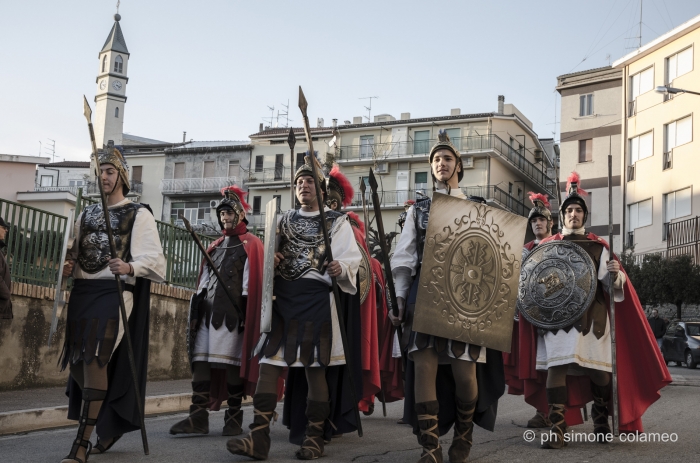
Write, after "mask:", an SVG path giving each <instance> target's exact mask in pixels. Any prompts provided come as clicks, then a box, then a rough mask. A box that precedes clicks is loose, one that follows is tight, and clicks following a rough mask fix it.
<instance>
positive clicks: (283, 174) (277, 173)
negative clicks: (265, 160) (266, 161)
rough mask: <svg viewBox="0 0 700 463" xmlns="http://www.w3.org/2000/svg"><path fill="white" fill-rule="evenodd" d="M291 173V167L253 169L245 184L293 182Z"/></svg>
mask: <svg viewBox="0 0 700 463" xmlns="http://www.w3.org/2000/svg"><path fill="white" fill-rule="evenodd" d="M290 176H291V172H290V169H289V167H285V166H277V167H265V168H262V169H259V170H255V169H252V170H250V171H249V172H248V177H247V178H246V179H245V180H244V181H243V183H244V184H246V185H247V184H249V183H259V182H287V183H289V182H290V181H291V178H290Z"/></svg>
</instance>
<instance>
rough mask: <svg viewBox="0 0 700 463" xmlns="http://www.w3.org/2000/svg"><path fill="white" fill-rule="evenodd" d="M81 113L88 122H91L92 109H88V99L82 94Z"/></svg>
mask: <svg viewBox="0 0 700 463" xmlns="http://www.w3.org/2000/svg"><path fill="white" fill-rule="evenodd" d="M83 114H84V115H85V118H86V119H87V120H88V122H91V119H92V109H90V105H89V104H88V100H87V98H86V97H85V95H83Z"/></svg>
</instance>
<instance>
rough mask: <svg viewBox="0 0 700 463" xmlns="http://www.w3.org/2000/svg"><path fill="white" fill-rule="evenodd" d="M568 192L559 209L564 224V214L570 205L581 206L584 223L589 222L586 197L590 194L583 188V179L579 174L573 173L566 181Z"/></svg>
mask: <svg viewBox="0 0 700 463" xmlns="http://www.w3.org/2000/svg"><path fill="white" fill-rule="evenodd" d="M566 191H567V196H566V197H565V198H564V199H563V200H562V202H561V206H560V207H559V215H560V216H561V217H562V223H564V220H563V218H564V217H565V214H564V212H565V211H566V208H567V207H568V206H569V205H570V204H578V205H579V206H581V209H583V223H586V221H587V220H588V205H586V200H585V197H586V196H588V192H587V191H586V190H584V189H583V188H581V177H580V176H579V175H578V173H577V172H571V175H569V178H568V179H566Z"/></svg>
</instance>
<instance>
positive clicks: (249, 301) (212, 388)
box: [170, 185, 263, 436]
mask: <svg viewBox="0 0 700 463" xmlns="http://www.w3.org/2000/svg"><path fill="white" fill-rule="evenodd" d="M221 193H222V195H223V196H224V199H222V200H221V202H220V203H219V205H218V206H217V207H216V213H217V219H218V222H219V226H220V227H221V231H222V233H223V236H221V237H220V238H219V239H217V240H216V241H214V242H213V243H211V245H210V246H209V248H208V249H207V253H208V254H209V255H210V256H211V260H212V262H213V263H214V265H216V267H217V270H218V272H219V275H221V278H222V280H219V279H218V278H217V277H216V275H215V274H214V272H213V270H212V269H211V268H210V266H209V264H208V263H207V261H206V259H202V264H201V268H200V273H199V278H198V280H197V292H196V293H195V294H194V295H193V296H192V300H191V302H190V317H189V332H188V343H187V346H188V355H189V359H190V364H191V368H192V373H193V375H192V405H191V406H190V416H189V417H187V418H185V419H184V420H183V421H180V422H179V423H176V424H175V425H173V427H172V428H171V429H170V433H171V434H207V433H208V432H209V414H208V411H207V408H209V409H210V410H212V411H216V410H219V407H220V405H221V403H222V401H226V402H227V405H228V408H227V409H226V413H225V414H224V428H223V432H222V435H224V436H236V435H239V434H241V433H242V432H243V431H242V429H241V425H242V422H243V411H241V401H242V398H243V396H244V395H245V394H251V393H252V391H253V390H254V389H255V383H256V381H257V363H255V364H254V365H251V363H253V362H255V359H250V357H251V354H252V347H253V346H252V342H248V343H247V344H246V343H245V338H246V336H247V335H248V334H249V332H255V326H254V325H255V320H256V316H257V318H258V319H259V313H260V303H261V298H262V284H261V282H262V255H263V247H262V242H261V241H260V239H259V238H258V237H256V236H255V235H253V234H251V233H249V232H248V228H247V226H246V225H247V223H248V221H247V220H246V219H245V213H246V212H249V211H250V206H249V205H248V204H247V203H246V202H245V195H246V193H245V192H244V191H243V190H241V189H240V188H238V187H237V186H235V185H234V186H230V187H227V188H224V189H222V191H221ZM223 211H229V212H233V214H230V215H231V216H233V217H234V218H233V219H232V220H233V222H232V223H231V224H230V226H229V227H226V226H225V225H224V222H223V219H222V212H223ZM241 217H242V220H241ZM226 290H228V292H229V294H231V295H232V296H233V299H234V301H235V304H236V305H237V306H238V308H239V309H241V310H242V312H243V313H244V314H246V318H245V319H240V318H239V316H238V315H237V312H236V307H234V301H232V300H231V299H230V298H229V296H228V295H227V293H226ZM249 337H251V336H249ZM251 341H252V339H251ZM244 365H245V366H244Z"/></svg>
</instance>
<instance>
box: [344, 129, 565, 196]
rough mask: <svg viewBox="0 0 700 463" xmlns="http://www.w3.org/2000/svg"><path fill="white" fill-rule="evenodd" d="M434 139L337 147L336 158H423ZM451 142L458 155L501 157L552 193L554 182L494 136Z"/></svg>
mask: <svg viewBox="0 0 700 463" xmlns="http://www.w3.org/2000/svg"><path fill="white" fill-rule="evenodd" d="M436 142H437V140H417V141H409V142H397V143H375V144H363V145H346V146H341V147H340V152H339V154H338V155H337V157H336V161H337V162H338V163H339V164H348V165H361V164H372V163H374V162H375V161H387V160H408V159H413V160H416V159H427V158H428V153H429V151H430V148H431V147H432V146H433V145H434V144H435V143H436ZM452 143H453V144H454V145H455V146H456V147H457V149H459V151H460V153H461V154H462V155H470V154H471V155H474V154H478V153H483V154H486V153H489V152H491V153H495V155H496V156H497V157H499V158H501V159H502V160H504V161H505V162H506V163H507V164H508V165H510V166H511V167H512V168H514V169H516V170H518V171H519V172H521V173H523V174H525V175H526V176H527V177H528V178H530V179H531V180H532V181H533V182H534V183H536V184H537V185H538V186H540V187H541V188H543V189H544V190H546V191H547V192H548V193H549V194H550V195H554V194H555V191H556V182H555V181H554V180H552V179H551V178H549V177H548V176H547V174H546V173H545V172H543V171H542V170H541V169H540V168H539V167H538V166H537V165H535V164H533V163H532V162H530V161H529V160H528V159H527V158H526V157H525V156H523V155H522V154H521V153H520V152H519V151H517V150H515V149H513V147H511V146H510V145H509V144H508V143H506V142H505V141H504V140H502V139H501V138H500V137H498V136H497V135H493V134H491V135H481V136H475V137H459V138H455V139H453V140H452Z"/></svg>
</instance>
